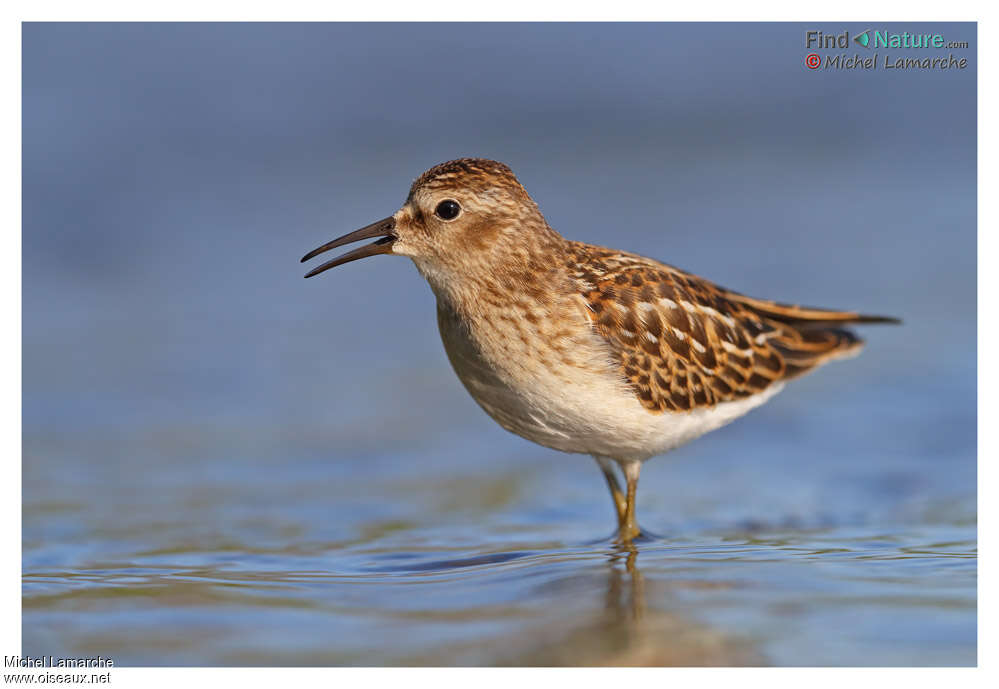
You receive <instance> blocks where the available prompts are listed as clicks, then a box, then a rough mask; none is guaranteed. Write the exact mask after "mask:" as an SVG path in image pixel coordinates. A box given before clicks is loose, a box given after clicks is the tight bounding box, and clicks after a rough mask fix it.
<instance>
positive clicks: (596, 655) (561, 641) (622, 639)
mask: <svg viewBox="0 0 999 689" xmlns="http://www.w3.org/2000/svg"><path fill="white" fill-rule="evenodd" d="M641 550H642V545H641V544H617V545H614V546H613V547H612V549H611V550H610V551H609V552H608V556H607V561H606V564H607V568H606V580H605V581H606V584H605V586H602V587H599V588H598V589H597V590H598V591H600V592H601V595H602V596H603V601H602V603H603V604H602V605H599V604H598V605H597V606H596V609H593V610H592V613H591V614H588V615H583V616H581V617H578V618H574V619H570V620H566V619H565V618H563V619H560V620H558V622H557V623H556V624H546V625H544V626H542V627H541V628H539V629H536V630H535V631H536V636H534V637H533V642H534V643H533V644H532V645H533V649H532V651H531V652H529V653H527V654H526V655H522V656H520V657H519V658H518V659H517V661H516V662H515V664H521V665H599V666H678V665H679V666H695V665H696V666H705V665H762V664H765V660H764V658H763V657H762V656H761V655H760V654H759V653H758V652H757V651H756V650H755V649H754V648H753V647H752V646H750V645H749V644H747V643H746V642H745V641H742V640H739V639H736V638H733V637H732V636H730V635H729V634H727V633H726V632H725V631H724V630H721V629H717V628H715V627H711V626H708V625H706V624H705V623H703V622H701V621H698V620H694V619H691V618H689V617H688V616H686V615H685V614H683V613H681V612H679V611H675V610H674V611H671V610H669V609H667V608H668V604H669V600H670V598H671V591H672V590H673V589H674V588H675V587H677V586H681V587H687V586H693V587H699V584H705V583H706V582H676V581H669V580H664V579H657V578H653V579H651V580H649V581H647V580H646V576H645V575H644V574H643V573H642V570H641V568H640V567H639V562H640V560H641V555H642V553H641ZM654 561H655V560H654V558H653V562H654ZM565 584H566V586H569V585H570V582H569V581H566V582H565ZM578 584H579V581H578V580H575V581H574V582H572V585H573V586H578ZM650 589H651V590H650ZM650 600H651V604H650V602H649V601H650ZM567 629H568V631H566V630H567ZM539 642H540V643H539Z"/></svg>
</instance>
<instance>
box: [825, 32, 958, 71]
mask: <svg viewBox="0 0 999 689" xmlns="http://www.w3.org/2000/svg"><path fill="white" fill-rule="evenodd" d="M852 39H853V40H852V42H853V43H854V44H855V45H857V46H860V47H861V48H864V49H866V50H868V51H870V50H878V49H879V48H880V49H886V50H906V51H908V50H961V49H967V48H968V43H967V41H948V40H947V39H946V38H944V36H943V35H942V34H938V33H923V34H917V33H909V32H908V31H902V32H892V31H889V30H877V29H867V30H866V31H862V32H860V33H858V34H855V35H854V36H852ZM850 43H851V36H850V32H849V31H843V32H842V33H838V34H828V33H823V32H821V31H806V32H805V48H806V49H811V50H845V49H848V48H849V47H850ZM805 66H806V67H808V68H809V69H813V70H817V69H848V70H849V69H864V70H877V69H885V70H889V69H903V70H904V69H965V68H967V66H968V58H966V57H959V56H955V55H954V54H953V53H948V54H947V55H946V56H942V55H937V56H932V55H917V56H912V55H898V54H891V53H888V52H885V53H878V52H875V53H873V54H871V53H854V54H852V55H850V54H848V53H845V52H840V53H836V54H832V55H820V54H818V53H809V54H808V55H806V56H805Z"/></svg>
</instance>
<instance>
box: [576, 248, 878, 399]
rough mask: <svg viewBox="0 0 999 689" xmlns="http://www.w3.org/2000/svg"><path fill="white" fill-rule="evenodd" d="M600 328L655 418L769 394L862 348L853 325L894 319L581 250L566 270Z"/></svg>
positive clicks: (617, 255)
mask: <svg viewBox="0 0 999 689" xmlns="http://www.w3.org/2000/svg"><path fill="white" fill-rule="evenodd" d="M566 265H567V267H568V268H569V269H570V273H571V275H572V277H573V278H574V279H575V280H576V284H577V285H578V286H579V290H580V293H581V294H582V296H583V298H584V300H585V301H586V304H587V305H588V307H589V317H590V320H591V323H592V326H593V328H594V329H595V331H596V332H597V333H599V334H600V335H601V336H602V337H603V339H604V340H605V341H606V342H607V344H608V345H609V346H610V349H611V351H612V353H613V355H614V357H615V359H616V362H617V363H618V364H619V367H620V371H621V375H622V376H623V377H624V379H625V380H627V381H628V383H629V384H630V385H631V387H632V388H633V389H634V390H635V394H636V395H637V396H638V399H639V401H641V403H642V404H643V405H644V406H645V407H646V408H647V409H649V410H651V411H655V412H664V411H672V412H677V411H687V410H691V409H697V408H705V407H713V406H715V405H717V404H719V403H721V402H727V401H732V400H737V399H742V398H745V397H749V396H751V395H754V394H756V393H759V392H762V391H763V390H765V389H766V388H768V387H769V386H771V385H773V384H774V383H776V382H778V381H783V380H788V379H790V378H794V377H796V376H799V375H801V374H803V373H806V372H808V371H810V370H812V369H814V368H815V367H816V366H819V365H821V364H823V363H825V362H826V361H829V360H831V359H835V358H839V357H843V356H848V355H851V354H854V353H856V352H857V351H859V349H860V348H861V347H862V346H863V341H862V340H861V339H860V338H859V337H857V336H856V335H855V334H854V333H852V332H851V331H849V330H846V329H845V328H843V326H844V325H846V324H850V323H897V322H898V321H897V320H896V319H893V318H887V317H883V316H867V315H864V314H859V313H856V312H852V311H832V310H826V309H815V308H807V307H800V306H794V305H788V304H782V303H778V302H773V301H765V300H761V299H754V298H752V297H747V296H745V295H742V294H739V293H737V292H732V291H729V290H726V289H724V288H722V287H719V286H717V285H715V284H713V283H711V282H710V281H708V280H705V279H703V278H700V277H698V276H696V275H693V274H690V273H686V272H684V271H682V270H679V269H677V268H673V267H672V266H668V265H665V264H662V263H659V262H657V261H653V260H652V259H648V258H644V257H642V256H637V255H634V254H627V253H621V252H616V251H611V250H609V249H602V248H599V247H593V246H589V245H586V244H582V243H574V247H573V251H572V255H571V257H570V259H569V260H568V261H567V262H566Z"/></svg>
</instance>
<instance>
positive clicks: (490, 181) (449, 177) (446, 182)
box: [409, 158, 527, 198]
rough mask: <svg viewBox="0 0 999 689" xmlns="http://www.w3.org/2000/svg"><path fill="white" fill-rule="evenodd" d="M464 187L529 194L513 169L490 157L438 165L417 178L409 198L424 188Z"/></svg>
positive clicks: (410, 190)
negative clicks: (500, 189) (504, 188)
mask: <svg viewBox="0 0 999 689" xmlns="http://www.w3.org/2000/svg"><path fill="white" fill-rule="evenodd" d="M456 185H461V186H463V187H468V188H469V189H472V190H475V191H482V190H484V189H488V188H490V187H506V188H508V189H512V190H516V191H519V192H521V193H523V194H524V195H525V196H526V195H527V191H526V190H525V189H524V187H523V185H521V183H520V182H519V181H518V180H517V177H516V176H515V175H514V174H513V170H511V169H510V168H509V167H507V166H506V165H504V164H503V163H500V162H497V161H495V160H489V159H488V158H459V159H457V160H449V161H448V162H446V163H441V164H440V165H435V166H434V167H432V168H430V169H429V170H427V171H426V172H424V173H423V174H422V175H420V176H419V177H417V178H416V181H415V182H413V186H412V187H410V189H409V198H412V197H413V194H414V192H416V190H417V189H419V188H421V187H426V188H431V189H432V188H435V187H443V186H456Z"/></svg>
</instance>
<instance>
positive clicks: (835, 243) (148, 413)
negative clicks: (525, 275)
mask: <svg viewBox="0 0 999 689" xmlns="http://www.w3.org/2000/svg"><path fill="white" fill-rule="evenodd" d="M869 28H878V29H880V28H884V29H888V30H890V31H892V32H902V31H909V32H910V33H911V32H917V33H924V32H925V33H941V34H942V35H943V36H944V37H945V38H946V39H947V40H948V41H967V42H968V43H969V46H970V47H969V48H967V49H957V50H941V51H929V53H930V54H932V56H937V55H938V54H943V55H946V54H947V53H948V52H953V53H954V54H955V56H957V57H966V58H968V67H967V68H966V69H963V70H953V69H952V70H937V71H932V70H884V69H883V68H879V69H877V70H873V71H858V70H843V71H836V70H826V69H820V70H810V69H807V68H806V66H805V63H804V58H805V55H806V54H807V53H808V52H812V51H811V50H806V49H805V42H804V36H805V31H807V30H821V31H824V32H825V33H827V34H838V33H840V32H842V31H844V30H849V31H850V32H851V35H854V34H855V33H857V32H860V31H863V30H865V29H869ZM976 46H977V35H976V27H975V25H973V24H939V25H909V24H893V23H887V24H885V25H884V27H881V26H880V25H879V26H878V27H871V26H866V25H865V26H861V25H855V24H824V23H819V24H814V25H802V24H613V25H608V24H492V25H483V24H377V25H375V24H307V25H303V24H157V25H147V24H25V25H24V27H23V447H24V460H23V461H24V467H23V476H24V484H23V505H24V527H23V529H24V559H23V568H24V580H25V588H24V618H23V625H24V627H23V637H24V650H23V652H24V653H26V654H36V653H37V654H42V653H44V654H49V653H53V654H56V655H58V654H59V653H60V652H64V653H65V654H66V655H79V654H80V653H84V652H90V653H104V654H110V655H112V656H113V657H114V658H115V661H116V663H119V662H120V663H122V664H195V665H202V664H256V663H261V664H376V665H377V664H436V663H442V664H466V663H470V664H494V663H506V662H510V663H541V664H549V663H556V664H557V663H563V662H565V663H588V662H598V663H605V662H606V663H612V664H613V663H642V662H651V663H653V664H670V663H674V662H678V663H680V664H703V663H708V664H747V663H748V664H757V663H777V664H973V663H974V662H975V645H974V644H975V637H976V627H975V610H976V603H975V580H976V564H975V563H976V561H975V553H976V534H975V521H976V512H977V508H976V504H975V490H976V350H975V336H976V320H975V319H976V193H975V189H976V127H977V123H976V79H977V58H976ZM854 48H855V49H856V50H854ZM817 52H819V53H820V54H822V55H825V54H834V53H836V52H847V53H848V54H854V53H858V52H861V53H863V54H864V55H865V56H866V55H867V54H868V53H869V52H873V51H866V52H865V51H863V49H861V48H859V47H858V46H856V45H852V47H851V48H850V49H847V50H845V51H832V50H819V51H817ZM880 52H882V53H884V52H892V54H898V55H901V56H911V55H912V54H914V53H916V52H919V51H908V52H905V51H898V50H896V51H885V50H883V49H882V50H881V51H880ZM924 52H925V51H924ZM462 156H479V157H488V158H494V159H497V160H501V161H503V162H505V163H507V164H509V165H510V166H511V167H512V168H513V170H514V171H515V172H516V173H517V175H518V177H519V179H520V180H521V182H522V183H523V184H524V185H525V186H526V188H527V189H528V190H529V192H530V193H531V194H532V196H533V197H534V199H535V200H536V201H537V202H538V204H539V205H540V207H541V209H542V211H543V212H544V213H545V215H546V217H547V219H548V221H549V222H550V224H551V225H552V226H553V227H554V228H555V229H557V230H559V231H560V232H561V233H562V234H563V235H565V236H567V237H569V238H572V239H578V240H583V241H587V242H592V243H596V244H603V245H609V246H613V247H615V248H620V249H625V250H630V251H634V252H637V253H641V254H645V255H648V256H651V257H654V258H657V259H660V260H663V261H665V262H668V263H671V264H673V265H677V266H679V267H682V268H685V269H687V270H691V271H693V272H696V273H698V274H701V275H703V276H705V277H708V278H710V279H713V280H715V281H716V282H718V283H720V284H722V285H724V286H726V287H730V288H733V289H736V290H738V291H740V292H744V293H748V294H751V295H754V296H759V297H765V298H776V299H780V300H784V301H792V302H798V303H805V304H811V305H817V306H824V307H830V308H845V309H857V310H862V311H865V312H870V313H883V314H889V315H895V316H899V317H901V318H903V319H904V321H905V325H904V326H903V327H895V328H868V329H865V330H864V333H863V334H864V336H865V338H866V339H868V347H867V349H866V350H865V352H864V353H863V354H862V355H861V357H859V358H858V359H855V360H851V361H848V362H842V363H836V364H833V365H830V366H829V367H828V368H825V369H823V370H820V371H818V372H816V373H815V374H814V375H811V376H809V377H807V378H804V379H802V380H800V381H797V382H795V383H794V384H792V385H790V386H789V387H788V388H787V389H786V390H785V392H783V393H782V394H781V395H779V396H778V397H776V398H775V399H774V400H773V401H772V402H770V403H769V404H768V405H766V406H765V407H763V408H761V409H760V410H758V411H755V412H753V413H752V414H751V415H750V416H748V417H746V418H745V419H743V420H740V421H739V422H736V423H735V424H733V425H732V426H730V427H728V428H726V429H723V430H721V431H718V432H716V433H714V434H712V435H710V436H708V437H705V438H703V439H701V440H699V441H697V442H696V443H694V444H692V445H690V446H688V447H685V448H682V449H681V450H678V451H677V452H675V453H673V454H672V455H671V456H670V458H669V459H656V460H653V461H652V462H651V463H650V464H648V465H647V467H646V469H645V471H644V473H643V484H642V490H641V491H640V494H639V495H640V497H639V515H640V518H641V520H642V522H643V523H644V524H645V526H646V527H647V528H649V529H651V530H652V531H653V532H656V533H660V534H662V535H663V537H662V539H661V540H659V541H658V542H656V543H653V544H649V545H648V546H646V547H645V552H640V553H639V556H638V559H637V566H638V569H637V570H636V567H635V563H634V562H632V563H631V564H629V565H627V566H626V565H624V564H622V563H621V562H619V561H618V559H617V555H616V554H615V553H614V552H613V550H612V548H611V547H610V546H609V544H608V543H607V542H602V541H601V542H599V543H596V544H595V543H594V539H600V538H603V537H604V536H606V535H607V534H609V533H610V531H611V527H612V523H613V520H612V517H611V514H612V513H611V507H610V501H609V499H608V497H607V495H606V491H605V488H604V486H603V481H602V478H601V477H600V475H599V472H598V471H597V470H596V467H595V465H594V464H593V463H592V461H591V460H589V459H588V458H586V457H577V456H568V455H561V454H559V453H556V452H553V451H549V450H546V449H544V448H540V447H537V446H534V445H531V444H530V443H528V442H527V441H524V440H522V439H520V438H518V437H516V436H513V435H510V434H508V433H506V432H505V431H503V430H502V429H500V428H499V427H498V426H496V425H495V424H494V423H493V422H492V421H491V420H490V419H488V418H487V417H486V416H485V415H484V414H483V413H482V412H481V411H480V410H479V408H478V407H477V406H476V405H475V404H474V403H473V402H472V401H471V399H470V398H468V396H467V395H466V393H465V392H464V390H463V389H462V387H461V385H460V383H459V382H458V380H457V378H456V377H455V376H454V374H453V373H452V372H451V370H450V367H449V365H448V362H447V360H446V357H445V355H444V352H443V349H442V347H441V345H440V341H439V337H438V335H437V332H436V320H435V316H434V304H433V297H432V295H431V293H430V290H429V288H428V287H427V286H426V285H425V284H424V283H423V281H422V279H421V278H420V277H419V275H418V274H417V273H416V271H415V269H414V268H413V266H412V265H411V263H410V262H409V261H407V260H405V259H398V258H390V257H380V258H376V259H369V260H367V261H364V262H359V263H354V264H351V265H348V266H345V267H342V268H338V269H336V270H335V271H332V272H330V273H326V274H324V275H322V276H321V277H319V278H315V279H312V280H309V281H305V280H303V279H302V275H303V274H304V272H305V271H306V268H303V266H301V265H299V263H298V259H299V257H300V256H301V255H302V254H304V253H305V252H306V251H308V250H310V249H312V248H314V247H316V246H318V245H319V244H322V243H324V242H326V241H327V240H329V239H331V238H333V237H335V236H339V235H340V234H343V233H346V232H348V231H350V230H352V229H355V228H357V227H360V226H361V225H364V224H367V223H368V222H371V221H373V220H376V219H378V218H382V217H384V216H386V215H388V214H390V213H392V212H394V211H395V210H396V209H397V208H398V207H399V206H400V205H401V203H402V202H403V200H404V199H405V196H406V193H407V191H408V188H409V184H410V183H411V182H412V180H413V179H414V178H415V177H416V176H418V175H419V174H420V173H421V172H422V171H423V170H425V169H426V168H428V167H430V166H432V165H434V164H436V163H439V162H442V161H444V160H448V159H452V158H456V157H462ZM719 560H721V561H724V564H719V562H718V561H719ZM761 562H770V563H771V566H764V565H761V564H760V563H761ZM872 563H884V564H872ZM418 584H419V585H418ZM639 584H641V585H639ZM622 586H623V587H624V588H626V589H627V590H628V591H630V594H631V595H632V597H633V598H640V599H642V602H641V605H640V606H639V605H638V604H637V603H636V604H635V606H637V607H640V608H641V609H642V610H644V611H645V614H644V615H637V614H635V615H633V614H632V613H634V610H632V608H628V606H624V607H619V606H617V605H616V604H615V605H612V604H611V603H609V602H608V601H610V600H611V598H613V596H610V594H609V593H608V592H609V591H619V590H620V587H622ZM615 587H617V588H615ZM629 587H630V588H629ZM653 591H658V593H653ZM417 592H419V593H418V598H419V600H420V603H415V602H413V601H414V600H415V599H414V596H415V595H417ZM591 594H592V595H591ZM639 594H641V595H639ZM518 606H522V607H518ZM587 606H589V607H587ZM625 608H627V610H626V609H625ZM629 610H630V611H631V612H629ZM607 615H610V616H611V618H612V619H613V620H616V622H614V624H611V623H609V622H607V619H610V618H607V617H606V616H607ZM636 619H642V620H644V622H642V624H643V625H644V626H643V627H641V629H642V630H644V631H642V632H641V633H639V632H638V631H636V630H637V629H638V627H636V626H635V625H636V624H637V623H636V621H635V620H636ZM594 620H596V621H594ZM615 624H616V625H618V626H614V625H615ZM671 625H672V626H671ZM677 628H682V629H686V630H697V631H696V633H694V632H690V633H688V634H687V635H686V636H683V638H684V639H694V640H695V641H697V640H703V643H700V644H699V645H698V644H696V643H694V642H691V643H692V644H693V645H694V647H692V648H685V647H683V646H682V645H680V646H678V645H677V644H678V642H677V641H676V639H677V638H678V637H677V634H676V633H675V630H676V629H677ZM699 634H700V635H701V636H698V635H699ZM581 638H585V639H588V640H589V641H590V642H592V645H587V644H585V643H581V642H580V639H581ZM525 639H530V640H531V642H530V643H529V644H527V643H526V642H525V641H524V640H525ZM666 639H672V641H670V642H667V641H666ZM719 639H721V641H719ZM518 643H523V644H524V645H525V648H520V647H519V646H518ZM642 644H645V645H642ZM527 647H529V648H530V651H528V650H527ZM539 649H540V650H539ZM567 649H576V653H575V654H573V653H572V652H570V650H567ZM579 649H590V650H588V651H585V653H590V655H585V656H583V655H580V653H583V651H580V650H579ZM594 649H597V650H594ZM608 649H610V650H609V651H608ZM615 649H617V650H615ZM636 649H637V650H636ZM705 649H708V650H705ZM719 649H721V650H719ZM747 649H749V650H747ZM598 651H599V652H598ZM599 653H604V654H605V655H599ZM615 653H617V655H615ZM643 653H644V655H643ZM664 653H666V654H667V655H663V654H664ZM670 653H672V654H673V655H669V654H670ZM593 654H596V655H593ZM608 654H609V655H608ZM628 654H630V655H628ZM636 654H637V655H636Z"/></svg>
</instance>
